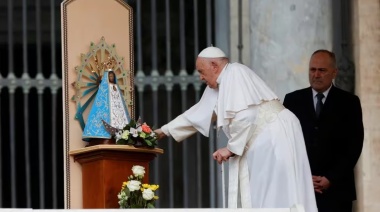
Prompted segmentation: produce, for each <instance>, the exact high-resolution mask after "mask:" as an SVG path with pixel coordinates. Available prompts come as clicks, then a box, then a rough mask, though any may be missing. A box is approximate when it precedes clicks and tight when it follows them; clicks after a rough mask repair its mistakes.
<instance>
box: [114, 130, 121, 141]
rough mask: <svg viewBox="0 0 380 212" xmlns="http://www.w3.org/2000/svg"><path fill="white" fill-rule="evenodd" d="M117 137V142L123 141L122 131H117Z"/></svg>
mask: <svg viewBox="0 0 380 212" xmlns="http://www.w3.org/2000/svg"><path fill="white" fill-rule="evenodd" d="M115 137H116V141H118V140H120V139H121V131H117V132H116V133H115Z"/></svg>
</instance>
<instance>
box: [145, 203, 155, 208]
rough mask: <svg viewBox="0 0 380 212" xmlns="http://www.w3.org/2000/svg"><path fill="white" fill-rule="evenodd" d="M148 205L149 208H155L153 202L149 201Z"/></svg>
mask: <svg viewBox="0 0 380 212" xmlns="http://www.w3.org/2000/svg"><path fill="white" fill-rule="evenodd" d="M146 206H147V207H148V208H154V205H153V204H152V203H148V204H147V205H146Z"/></svg>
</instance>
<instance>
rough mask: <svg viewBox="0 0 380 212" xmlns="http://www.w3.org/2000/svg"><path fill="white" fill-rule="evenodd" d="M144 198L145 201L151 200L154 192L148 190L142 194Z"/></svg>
mask: <svg viewBox="0 0 380 212" xmlns="http://www.w3.org/2000/svg"><path fill="white" fill-rule="evenodd" d="M142 196H143V198H144V199H145V200H151V199H153V197H154V192H153V191H152V190H151V189H150V188H147V189H144V191H143V192H142Z"/></svg>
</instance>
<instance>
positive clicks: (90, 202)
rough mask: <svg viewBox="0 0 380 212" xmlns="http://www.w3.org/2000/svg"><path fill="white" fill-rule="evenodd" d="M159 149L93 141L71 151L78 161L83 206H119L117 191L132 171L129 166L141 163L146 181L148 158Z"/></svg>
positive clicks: (147, 181)
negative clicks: (80, 168)
mask: <svg viewBox="0 0 380 212" xmlns="http://www.w3.org/2000/svg"><path fill="white" fill-rule="evenodd" d="M162 153H163V150H162V149H158V148H155V149H146V148H135V147H133V146H128V145H97V146H90V147H86V148H82V149H79V150H75V151H71V152H70V155H72V156H73V157H74V160H75V161H76V162H79V163H80V164H81V165H82V184H83V188H82V189H83V208H119V204H118V199H117V194H118V192H119V191H120V189H121V185H122V183H123V182H124V181H127V177H128V176H129V175H131V174H132V170H131V169H132V166H134V165H140V166H143V167H145V177H144V181H143V182H144V183H149V180H148V179H149V162H150V161H152V160H153V159H154V158H155V157H156V154H162Z"/></svg>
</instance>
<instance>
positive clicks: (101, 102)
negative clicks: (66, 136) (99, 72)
mask: <svg viewBox="0 0 380 212" xmlns="http://www.w3.org/2000/svg"><path fill="white" fill-rule="evenodd" d="M102 120H103V121H105V122H106V123H108V124H110V125H111V126H112V127H115V128H118V129H123V127H124V126H125V125H126V124H128V123H129V121H130V116H129V113H128V110H127V107H126V105H125V101H124V98H123V95H122V93H121V91H120V88H119V86H118V84H117V79H116V74H115V73H114V72H113V71H112V69H108V70H106V71H104V74H103V78H102V81H101V83H100V86H99V89H98V93H97V94H96V97H95V100H94V103H93V105H92V107H91V110H90V113H89V115H88V118H87V122H86V126H85V128H84V130H83V135H82V138H83V140H85V141H91V140H92V139H111V134H110V133H109V132H107V130H106V128H105V127H104V124H103V122H102Z"/></svg>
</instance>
